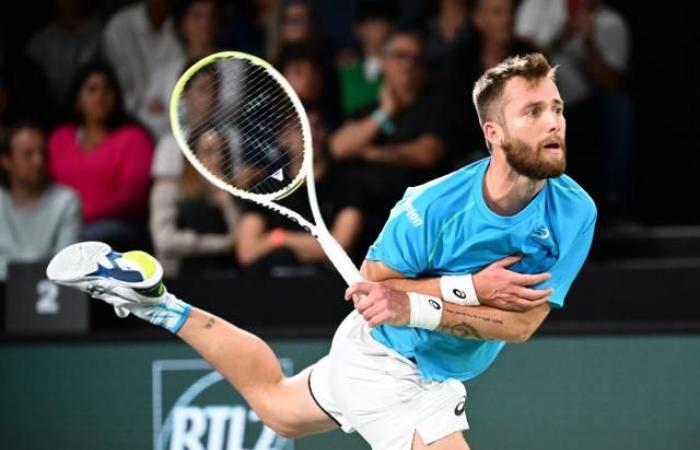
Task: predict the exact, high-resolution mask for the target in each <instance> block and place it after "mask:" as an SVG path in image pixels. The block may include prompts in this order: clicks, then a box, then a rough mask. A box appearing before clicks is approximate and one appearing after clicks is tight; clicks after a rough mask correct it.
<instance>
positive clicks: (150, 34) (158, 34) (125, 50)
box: [103, 0, 183, 114]
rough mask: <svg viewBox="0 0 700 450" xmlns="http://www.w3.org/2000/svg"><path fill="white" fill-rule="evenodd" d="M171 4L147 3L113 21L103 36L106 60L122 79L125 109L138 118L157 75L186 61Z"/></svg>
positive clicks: (158, 0)
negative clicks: (160, 69) (157, 71)
mask: <svg viewBox="0 0 700 450" xmlns="http://www.w3.org/2000/svg"><path fill="white" fill-rule="evenodd" d="M168 3H169V2H168V1H167V0H145V1H144V2H139V3H136V4H134V5H131V6H128V7H126V8H124V9H122V10H121V11H119V12H118V13H116V14H115V15H114V17H112V19H111V20H110V21H109V23H108V24H107V26H106V28H105V31H104V35H103V46H104V49H103V51H104V56H105V57H106V58H107V60H108V61H109V62H110V63H111V64H112V66H113V67H114V70H115V71H116V73H117V76H118V77H119V84H120V85H121V88H122V92H123V95H124V105H125V106H126V108H127V109H128V110H129V111H130V112H131V113H133V114H136V113H137V111H138V109H139V106H140V103H141V101H142V99H143V95H144V91H145V89H146V87H147V86H148V83H149V81H150V79H151V74H152V73H153V71H154V70H155V69H156V68H157V67H159V66H160V65H161V64H163V63H165V62H166V61H172V60H173V59H178V58H183V50H182V46H181V45H180V42H179V41H178V39H177V36H176V34H175V29H174V27H173V20H172V18H171V17H170V16H169V9H168Z"/></svg>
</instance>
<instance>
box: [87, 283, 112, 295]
mask: <svg viewBox="0 0 700 450" xmlns="http://www.w3.org/2000/svg"><path fill="white" fill-rule="evenodd" d="M85 290H86V291H87V293H88V294H90V295H93V294H105V293H106V292H107V290H106V289H105V288H103V287H102V286H97V285H94V284H92V285H90V286H88V287H87V289H85Z"/></svg>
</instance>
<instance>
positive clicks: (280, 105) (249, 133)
mask: <svg viewBox="0 0 700 450" xmlns="http://www.w3.org/2000/svg"><path fill="white" fill-rule="evenodd" d="M212 64H214V70H216V71H217V72H218V73H219V74H221V76H219V77H212V81H211V82H210V83H209V88H210V89H211V90H212V91H213V92H215V95H214V100H213V101H212V102H210V103H209V104H208V105H207V110H208V111H209V112H208V114H207V117H206V119H205V120H204V121H203V122H204V124H205V125H204V126H203V128H204V131H201V130H195V129H192V127H188V126H187V124H186V123H185V120H183V119H184V118H185V117H186V116H187V111H186V109H187V105H186V104H185V102H181V103H180V105H179V114H178V116H179V119H180V121H181V124H180V125H181V128H182V129H183V130H184V131H185V135H186V136H187V137H188V141H190V140H191V139H190V138H192V137H194V139H195V140H197V139H199V138H200V137H201V136H202V135H203V134H206V133H208V132H214V133H216V134H218V135H219V137H220V138H221V139H222V140H224V141H228V142H227V144H228V152H227V153H228V154H226V155H220V156H221V157H220V158H219V159H218V160H217V159H213V160H206V161H205V160H204V158H203V157H202V156H201V155H200V152H199V151H198V148H197V147H198V145H197V142H191V145H192V147H193V148H192V149H191V151H192V153H193V154H194V156H195V157H196V158H197V159H198V160H199V161H200V163H202V165H204V166H205V167H206V168H207V169H208V170H209V171H210V172H211V173H212V174H213V175H214V176H216V177H218V178H223V181H225V182H226V183H230V184H233V185H234V186H235V187H237V188H239V189H242V190H246V191H249V192H252V193H256V194H269V193H272V192H276V191H279V190H280V189H283V188H284V187H285V185H288V184H290V183H291V182H292V181H293V180H294V179H295V178H296V177H297V175H298V174H299V173H300V171H301V170H302V167H303V163H304V149H305V145H304V144H305V143H304V137H303V131H302V125H301V119H300V117H299V112H298V111H297V108H296V107H295V105H294V103H293V102H292V101H291V99H290V98H289V96H288V95H287V93H286V92H285V90H284V88H283V87H282V86H280V84H279V82H278V81H277V80H276V79H275V78H274V77H273V76H271V75H270V74H269V73H268V71H267V70H266V69H265V68H263V67H260V66H257V65H255V64H252V63H250V62H248V61H241V60H222V61H217V62H214V63H212ZM204 70H208V71H211V68H209V67H207V66H205V67H204V68H203V69H200V72H202V71H204ZM197 76H198V74H197V73H196V74H194V75H192V77H191V78H190V79H194V78H195V77H197ZM217 78H218V79H217ZM198 131H199V132H198ZM231 141H235V142H231ZM222 153H223V152H222ZM212 161H213V162H212ZM212 165H214V166H215V167H213V166H212Z"/></svg>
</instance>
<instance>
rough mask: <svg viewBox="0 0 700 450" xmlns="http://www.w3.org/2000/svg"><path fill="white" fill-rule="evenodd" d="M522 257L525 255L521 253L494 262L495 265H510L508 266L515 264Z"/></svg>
mask: <svg viewBox="0 0 700 450" xmlns="http://www.w3.org/2000/svg"><path fill="white" fill-rule="evenodd" d="M521 259H523V257H522V256H520V255H515V256H506V257H505V258H503V259H499V260H498V261H496V262H495V263H493V264H494V265H495V266H498V267H508V266H512V265H513V264H515V263H516V262H518V261H520V260H521Z"/></svg>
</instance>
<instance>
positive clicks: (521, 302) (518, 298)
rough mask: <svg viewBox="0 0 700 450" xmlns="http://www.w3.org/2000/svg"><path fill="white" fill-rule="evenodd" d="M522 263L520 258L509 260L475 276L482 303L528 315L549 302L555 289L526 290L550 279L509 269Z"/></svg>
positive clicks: (506, 259) (504, 260)
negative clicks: (517, 263)
mask: <svg viewBox="0 0 700 450" xmlns="http://www.w3.org/2000/svg"><path fill="white" fill-rule="evenodd" d="M520 259H522V257H521V256H508V257H506V258H503V259H501V260H499V261H496V262H495V263H493V264H491V265H490V266H488V267H486V268H485V269H483V270H482V271H481V272H478V273H476V274H474V275H473V276H472V281H473V282H474V288H475V289H476V295H477V297H478V298H479V303H481V304H482V305H488V306H492V307H494V308H499V309H505V310H508V311H528V310H530V309H533V308H536V307H538V306H540V305H542V304H544V303H547V302H548V301H549V296H550V295H552V291H553V289H551V288H549V289H531V288H528V287H526V286H532V285H535V284H538V283H541V282H543V281H546V280H548V279H549V278H550V277H551V275H550V274H548V273H540V274H534V275H528V274H521V273H517V272H513V271H511V270H508V269H507V267H509V266H511V265H513V264H515V263H516V262H518V261H520Z"/></svg>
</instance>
